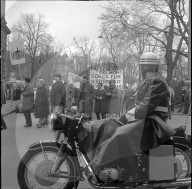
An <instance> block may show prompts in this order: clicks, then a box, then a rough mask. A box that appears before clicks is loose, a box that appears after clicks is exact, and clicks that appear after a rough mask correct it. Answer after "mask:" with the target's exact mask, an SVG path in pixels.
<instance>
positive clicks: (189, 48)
mask: <svg viewBox="0 0 192 189" xmlns="http://www.w3.org/2000/svg"><path fill="white" fill-rule="evenodd" d="M188 56H189V57H188V74H189V77H190V78H191V0H189V47H188Z"/></svg>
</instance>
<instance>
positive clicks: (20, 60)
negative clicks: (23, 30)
mask: <svg viewBox="0 0 192 189" xmlns="http://www.w3.org/2000/svg"><path fill="white" fill-rule="evenodd" d="M9 52H10V58H11V64H12V65H16V64H24V63H25V50H24V40H23V39H18V40H16V41H12V42H10V43H9Z"/></svg>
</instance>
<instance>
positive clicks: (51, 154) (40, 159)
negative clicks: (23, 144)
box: [17, 113, 191, 189]
mask: <svg viewBox="0 0 192 189" xmlns="http://www.w3.org/2000/svg"><path fill="white" fill-rule="evenodd" d="M85 121H86V117H85V116H84V115H83V114H81V115H80V116H79V117H77V116H76V117H75V116H71V115H67V114H61V113H57V114H52V115H51V116H50V120H49V128H50V130H52V131H57V132H58V131H59V132H58V135H57V138H56V140H55V141H40V142H37V143H34V144H32V145H31V146H29V147H28V150H27V152H26V153H25V155H24V156H23V158H22V159H21V161H20V163H19V166H18V171H17V179H18V183H19V186H20V188H21V189H43V188H45V189H54V188H57V189H61V188H62V189H73V188H78V184H79V182H80V181H84V180H85V177H86V178H87V180H88V183H89V184H90V185H91V186H92V187H93V188H133V187H135V188H137V187H138V188H175V187H180V188H188V187H189V186H190V185H191V146H190V145H189V139H188V138H187V137H186V136H185V135H184V134H183V133H184V129H185V128H184V127H179V128H177V129H176V134H175V136H173V137H172V138H171V144H168V145H160V146H158V147H157V148H155V149H151V150H149V151H148V152H147V153H146V152H145V153H144V152H141V153H138V154H135V156H134V157H135V159H136V161H137V165H138V166H137V170H138V175H141V177H138V180H137V181H134V182H132V181H131V179H130V178H131V171H130V170H129V168H127V167H123V166H122V165H121V163H119V164H117V162H111V163H109V164H107V165H104V166H102V168H100V169H99V170H97V171H96V170H94V169H93V168H92V166H91V165H90V159H89V158H88V155H87V154H86V153H85V152H83V151H82V150H81V148H80V147H79V146H78V142H79V140H78V132H79V129H80V128H82V124H83V122H85ZM61 134H63V135H64V137H63V138H62V140H61V141H60V140H59V137H60V135H61ZM174 140H175V141H174ZM146 159H148V161H147V162H148V164H147V165H146ZM82 160H83V161H84V164H82Z"/></svg>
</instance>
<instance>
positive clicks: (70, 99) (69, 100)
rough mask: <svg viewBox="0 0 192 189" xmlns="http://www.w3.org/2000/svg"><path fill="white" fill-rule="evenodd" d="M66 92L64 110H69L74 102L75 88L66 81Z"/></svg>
mask: <svg viewBox="0 0 192 189" xmlns="http://www.w3.org/2000/svg"><path fill="white" fill-rule="evenodd" d="M65 91H66V109H68V110H71V107H72V106H73V103H74V102H75V87H74V85H73V84H71V83H69V82H68V81H66V84H65Z"/></svg>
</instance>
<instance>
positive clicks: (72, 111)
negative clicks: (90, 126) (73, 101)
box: [71, 106, 78, 115]
mask: <svg viewBox="0 0 192 189" xmlns="http://www.w3.org/2000/svg"><path fill="white" fill-rule="evenodd" d="M77 112H78V108H77V106H72V107H71V114H72V115H74V114H77Z"/></svg>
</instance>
